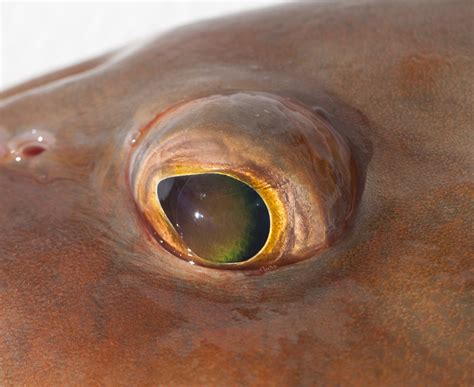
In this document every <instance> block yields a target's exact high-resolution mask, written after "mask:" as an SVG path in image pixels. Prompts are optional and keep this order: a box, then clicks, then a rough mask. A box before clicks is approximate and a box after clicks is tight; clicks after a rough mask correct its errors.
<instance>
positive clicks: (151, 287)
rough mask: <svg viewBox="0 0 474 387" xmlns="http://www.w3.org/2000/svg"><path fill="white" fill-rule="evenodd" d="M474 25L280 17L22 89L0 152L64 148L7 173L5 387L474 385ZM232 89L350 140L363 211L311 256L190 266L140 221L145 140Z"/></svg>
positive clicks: (442, 18) (155, 47)
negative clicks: (226, 266) (279, 104)
mask: <svg viewBox="0 0 474 387" xmlns="http://www.w3.org/2000/svg"><path fill="white" fill-rule="evenodd" d="M472 13H473V10H472V2H470V1H446V2H443V1H434V2H433V1H411V2H410V1H403V2H381V1H379V2H367V3H366V2H355V1H354V2H350V3H343V2H337V3H334V4H328V3H325V4H314V3H305V4H298V5H287V6H283V7H277V8H274V9H269V10H262V11H259V12H255V13H248V14H245V15H242V16H235V17H228V18H223V19H217V20H213V21H211V22H205V23H199V24H195V25H192V26H188V27H185V28H183V29H179V30H176V31H172V32H170V33H168V34H166V35H163V36H161V37H159V38H157V39H156V40H155V41H153V42H150V43H149V44H148V45H146V46H143V47H141V48H139V49H137V50H136V51H133V53H132V54H133V55H122V56H118V57H116V59H115V60H110V61H109V60H105V62H102V64H101V66H100V68H96V69H95V70H90V71H87V72H85V73H83V74H82V75H80V74H76V75H74V76H70V77H67V78H65V79H63V80H62V81H61V80H59V79H58V77H57V76H55V75H52V76H51V78H49V79H56V81H55V82H53V83H51V84H45V85H43V86H39V87H37V88H33V89H31V88H30V89H29V87H28V86H26V87H19V88H17V89H16V90H17V91H18V92H17V93H14V92H13V93H10V95H9V96H8V97H7V98H5V99H3V100H2V101H1V102H0V127H2V128H3V129H4V131H6V133H7V136H3V137H2V133H3V132H2V131H1V130H0V144H2V145H3V144H4V142H3V141H5V140H4V139H5V137H6V138H8V139H10V138H15V137H16V136H18V135H20V134H21V133H25V132H27V131H29V130H31V129H32V128H39V129H42V130H46V131H48V132H50V133H52V134H53V135H54V136H55V139H56V143H55V145H54V147H53V148H51V149H49V150H48V151H47V152H43V153H42V154H40V155H38V156H35V157H33V158H31V159H29V160H26V161H25V162H21V163H14V162H10V161H7V162H3V160H2V162H0V265H1V269H0V285H1V286H0V291H1V296H0V310H1V313H0V333H1V334H0V357H1V362H2V365H1V368H2V370H1V373H0V378H2V380H1V383H0V384H5V385H69V384H79V385H89V384H104V385H107V384H110V385H117V384H121V383H122V384H127V385H147V384H153V385H155V384H163V385H196V384H198V385H313V384H322V385H473V384H474V383H473V382H474V380H473V377H472V371H471V370H472V369H474V364H473V356H472V351H471V350H470V347H469V341H470V340H471V338H472V333H471V330H470V327H471V326H472V317H471V316H472V305H471V302H470V301H471V297H470V295H471V293H472V286H471V282H472V275H471V274H470V272H471V269H472V255H473V254H472V252H473V250H474V247H473V245H472V236H471V235H470V234H471V230H472V221H473V217H474V216H473V211H472V205H471V202H472V197H473V190H472V187H473V184H472V169H473V168H472V140H471V137H472V134H471V133H472V126H473V125H472V106H473V102H474V101H473V94H472V90H473V77H472V69H473V60H472V58H473V51H474V50H473V42H472V19H473V17H472V16H473V15H472ZM46 79H48V78H46ZM41 83H42V82H41V81H39V82H36V83H33V85H34V84H36V85H40V84H41ZM241 90H246V91H249V90H253V91H258V92H265V93H270V94H277V95H281V96H286V97H289V98H290V99H291V100H294V101H300V102H301V103H302V104H304V106H307V107H310V108H311V109H313V111H314V112H315V113H317V114H318V115H320V114H321V112H322V111H324V112H325V113H324V115H325V116H326V119H327V120H328V121H329V122H330V123H331V125H332V126H333V127H334V128H337V129H338V132H340V133H341V135H342V136H344V138H346V139H347V140H348V143H349V144H351V152H352V154H353V156H354V158H355V161H356V163H357V166H358V169H357V170H358V172H360V176H358V183H359V182H360V183H361V185H360V187H361V188H362V189H361V190H359V191H358V194H357V195H358V197H357V201H358V202H359V206H358V211H357V214H356V216H355V217H354V218H353V224H352V226H351V227H350V228H349V232H348V233H347V234H346V235H345V236H344V237H343V238H342V239H340V240H339V243H336V244H334V245H333V246H332V247H330V248H328V249H327V250H325V252H323V253H322V254H321V255H318V256H317V258H316V259H311V258H310V259H307V260H304V261H301V262H299V263H295V264H292V265H287V266H284V267H279V268H277V269H275V268H274V267H273V266H272V265H266V266H263V267H262V268H261V270H258V271H226V270H214V269H209V268H206V267H201V266H199V265H191V264H189V263H187V262H185V261H183V260H180V259H177V258H176V257H175V256H174V255H173V254H171V253H168V251H167V250H165V249H162V250H160V251H162V252H159V253H157V249H156V244H157V243H156V240H155V239H154V238H153V237H152V232H149V231H148V229H147V227H146V225H145V222H143V218H142V217H141V215H140V214H139V213H138V211H137V208H136V205H135V201H134V200H133V195H131V187H129V186H127V184H128V183H127V182H128V181H129V177H130V171H128V170H127V168H128V166H129V165H130V160H129V158H128V157H129V155H130V154H131V153H133V150H134V149H135V150H136V149H138V147H139V143H140V139H141V137H140V134H141V133H142V132H146V130H144V128H145V127H146V125H147V124H148V123H150V122H151V121H153V119H154V118H155V117H156V116H157V115H159V114H160V113H162V112H165V111H166V110H167V109H169V108H171V107H176V106H180V105H181V104H185V103H186V102H188V101H192V100H197V99H199V98H205V97H208V96H211V95H217V94H222V93H224V92H229V93H232V92H235V91H241ZM143 138H144V137H143ZM132 139H136V140H137V141H136V143H137V145H136V146H135V148H133V146H134V145H133V143H132V141H131V140H132ZM6 141H8V140H6ZM39 173H41V174H47V178H45V179H38V176H39V175H38V174H39Z"/></svg>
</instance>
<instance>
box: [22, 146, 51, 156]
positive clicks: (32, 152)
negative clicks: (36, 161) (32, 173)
mask: <svg viewBox="0 0 474 387" xmlns="http://www.w3.org/2000/svg"><path fill="white" fill-rule="evenodd" d="M45 150H46V148H45V147H43V146H41V145H29V146H26V147H25V148H23V150H22V152H21V153H22V154H23V156H24V157H35V156H38V155H40V154H41V153H43V152H44V151H45Z"/></svg>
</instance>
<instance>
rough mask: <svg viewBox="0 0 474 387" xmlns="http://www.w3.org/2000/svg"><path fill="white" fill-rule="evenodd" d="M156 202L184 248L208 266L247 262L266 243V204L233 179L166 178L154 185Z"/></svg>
mask: <svg viewBox="0 0 474 387" xmlns="http://www.w3.org/2000/svg"><path fill="white" fill-rule="evenodd" d="M158 198H159V200H160V204H161V206H162V208H163V211H164V212H165V214H166V216H167V217H168V220H169V221H170V222H171V224H172V225H173V226H174V227H175V229H176V231H177V232H178V233H179V235H180V236H181V237H182V239H183V241H184V243H186V245H187V246H188V248H189V249H190V250H191V251H192V252H193V253H195V254H197V255H198V256H200V257H202V258H203V259H206V260H207V261H210V262H215V263H229V262H243V261H246V260H248V259H250V258H252V257H253V256H255V255H256V254H257V253H258V252H259V251H260V250H261V249H262V248H263V246H264V245H265V243H266V241H267V239H268V235H269V230H270V216H269V212H268V210H267V206H266V205H265V202H264V201H263V199H262V198H261V197H260V195H259V194H258V193H257V192H256V191H255V190H254V189H252V188H251V187H250V186H248V185H247V184H245V183H243V182H241V181H239V180H237V179H234V178H232V177H229V176H225V175H221V174H208V173H206V174H198V175H187V176H175V177H169V178H166V179H164V180H162V181H161V182H160V183H159V184H158Z"/></svg>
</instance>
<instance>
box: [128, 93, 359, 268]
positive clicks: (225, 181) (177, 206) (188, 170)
mask: <svg viewBox="0 0 474 387" xmlns="http://www.w3.org/2000/svg"><path fill="white" fill-rule="evenodd" d="M130 162H131V165H130V182H131V187H132V191H133V195H134V199H135V202H136V204H137V208H138V209H139V211H140V212H141V213H142V215H143V218H144V219H145V221H146V222H147V223H148V225H149V226H150V229H151V230H152V232H153V235H154V236H155V239H156V241H157V248H158V249H163V248H164V249H166V250H167V251H168V252H171V253H172V254H174V255H175V256H176V257H177V258H180V259H184V260H187V261H189V262H190V263H193V264H198V265H202V266H208V267H213V268H220V269H256V268H260V267H263V266H269V265H275V266H281V265H287V264H290V263H294V262H298V261H301V260H304V259H307V258H310V257H314V256H315V255H317V253H319V252H321V251H323V250H325V249H326V248H328V247H329V246H330V245H332V244H333V243H334V242H335V241H336V240H337V239H338V238H339V237H340V236H341V235H342V234H343V233H344V231H345V229H346V228H347V224H348V222H349V221H350V219H351V217H352V215H353V213H354V207H355V197H356V191H357V184H356V180H357V179H356V168H355V165H354V161H353V157H352V155H351V150H350V146H349V144H348V143H347V140H346V139H345V138H344V137H342V136H341V135H340V134H339V133H338V132H337V130H336V129H335V128H333V127H332V126H331V124H330V123H329V122H328V121H327V120H325V119H324V118H322V117H320V116H318V115H317V114H315V113H314V112H313V111H311V110H310V109H308V108H307V107H306V106H304V105H303V104H302V103H300V102H298V101H293V100H290V99H288V98H284V97H281V96H277V95H273V94H268V93H257V92H238V93H233V94H227V95H213V96H209V97H204V98H200V99H196V100H192V101H189V102H186V103H183V104H181V105H179V106H175V107H172V108H170V109H169V110H167V111H165V112H162V113H160V114H159V115H157V116H156V117H155V119H154V120H153V121H152V122H150V124H148V125H147V126H146V127H145V130H144V132H143V133H142V134H141V136H140V137H139V139H138V141H137V144H136V146H135V147H134V148H133V154H132V157H131V161H130Z"/></svg>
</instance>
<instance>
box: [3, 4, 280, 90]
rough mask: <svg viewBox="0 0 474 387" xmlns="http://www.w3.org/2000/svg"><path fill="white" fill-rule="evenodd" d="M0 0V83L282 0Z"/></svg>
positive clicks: (13, 81)
mask: <svg viewBox="0 0 474 387" xmlns="http://www.w3.org/2000/svg"><path fill="white" fill-rule="evenodd" d="M0 2H1V5H0V22H1V28H0V52H1V61H0V89H5V88H7V87H10V86H13V85H14V84H17V83H19V82H22V81H25V80H27V79H30V78H32V77H35V76H38V75H41V74H43V73H46V72H49V71H51V70H55V69H57V68H61V67H63V66H66V65H70V64H73V63H75V62H78V61H80V60H83V59H87V58H89V57H93V56H95V55H98V54H101V53H103V52H105V51H107V50H110V49H113V48H115V47H119V46H122V45H123V44H125V43H128V42H130V41H133V40H136V39H139V38H141V37H146V36H147V35H150V34H154V33H159V32H160V31H164V30H167V29H170V28H173V27H175V26H178V25H181V24H185V23H189V22H192V21H196V20H200V19H205V18H209V17H214V16H219V15H224V14H229V13H234V12H238V11H242V10H247V9H253V8H261V7H265V6H270V5H274V4H276V3H282V2H284V1H282V0H259V1H253V2H248V1H241V2H233V1H224V0H222V1H214V2H189V1H187V2H181V1H167V2H153V3H151V2H148V3H132V2H128V3H118V2H106V3H103V2H100V3H99V2H82V3H72V2H68V3H66V2H57V3H43V2H36V3H24V2H9V3H7V2H2V0H0Z"/></svg>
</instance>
